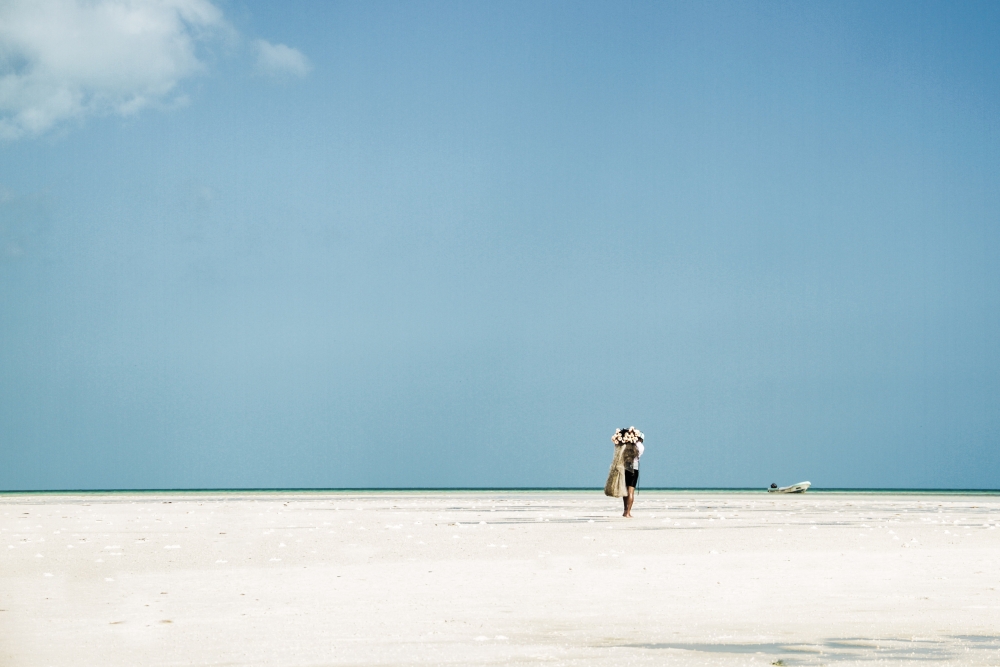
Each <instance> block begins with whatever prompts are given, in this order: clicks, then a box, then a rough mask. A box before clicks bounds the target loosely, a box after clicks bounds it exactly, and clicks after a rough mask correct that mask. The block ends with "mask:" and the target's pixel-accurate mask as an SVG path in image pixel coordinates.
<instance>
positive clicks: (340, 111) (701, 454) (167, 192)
mask: <svg viewBox="0 0 1000 667" xmlns="http://www.w3.org/2000/svg"><path fill="white" fill-rule="evenodd" d="M998 34H1000V10H998V5H997V4H995V3H989V2H984V3H975V2H962V3H922V2H901V3H889V2H880V3H870V2H857V3H799V2H789V3H782V2H773V3H771V2H769V3H760V4H754V3H746V2H736V3H724V2H709V3H665V2H649V3H629V2H600V3H592V2H534V1H532V2H524V3H516V2H496V3H486V2H473V3H470V2H450V3H449V2H442V3H437V2H434V3H388V4H387V3H377V2H356V3H338V2H326V1H323V2H281V3H274V2H242V1H237V0H232V1H223V0H219V1H216V2H213V3H210V2H208V0H170V1H169V2H167V3H165V4H161V5H148V6H146V5H143V4H142V3H133V4H132V5H130V6H122V5H119V3H117V2H115V1H112V0H97V1H96V2H90V3H80V2H78V1H77V0H37V1H34V0H13V1H11V2H2V3H0V137H2V138H0V489H58V488H173V487H176V488H182V487H352V486H365V487H378V486H387V487H400V486H405V487H419V486H434V487H440V486H463V487H468V486H592V487H597V486H601V485H602V484H603V481H604V477H605V475H606V472H607V466H608V464H609V463H610V459H611V442H610V437H611V434H612V432H613V430H614V428H615V427H619V426H628V425H630V424H634V425H636V426H637V427H639V428H641V429H642V430H643V431H645V433H646V435H647V451H646V455H645V456H644V458H643V464H642V469H643V478H642V484H643V485H645V486H764V485H767V484H768V483H770V482H772V481H776V482H779V483H791V482H797V481H800V480H804V479H809V480H811V481H812V482H813V484H814V485H817V486H825V487H847V486H866V487H871V486H878V487H945V488H949V487H950V488H998V487H1000V412H998V406H1000V344H998V342H1000V340H998V336H1000V224H998V223H1000V188H998V185H1000V170H998V165H1000V161H998V160H1000V150H998V149H1000V124H998V118H1000V117H998V111H1000V95H998V92H1000V89H998V87H1000V40H998V38H997V35H998Z"/></svg>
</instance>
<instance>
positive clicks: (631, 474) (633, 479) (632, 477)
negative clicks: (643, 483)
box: [625, 470, 639, 487]
mask: <svg viewBox="0 0 1000 667" xmlns="http://www.w3.org/2000/svg"><path fill="white" fill-rule="evenodd" d="M625 486H632V487H635V486H639V471H638V470H626V471H625Z"/></svg>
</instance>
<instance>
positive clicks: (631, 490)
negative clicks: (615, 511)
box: [623, 486, 635, 518]
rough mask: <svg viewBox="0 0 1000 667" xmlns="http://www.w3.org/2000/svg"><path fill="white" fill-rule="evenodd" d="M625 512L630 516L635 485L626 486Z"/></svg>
mask: <svg viewBox="0 0 1000 667" xmlns="http://www.w3.org/2000/svg"><path fill="white" fill-rule="evenodd" d="M624 500H625V514H624V515H623V516H627V517H629V518H631V517H632V503H634V502H635V487H634V486H630V487H628V493H627V494H626V495H625V499H624Z"/></svg>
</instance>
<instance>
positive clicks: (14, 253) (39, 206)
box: [0, 187, 49, 263]
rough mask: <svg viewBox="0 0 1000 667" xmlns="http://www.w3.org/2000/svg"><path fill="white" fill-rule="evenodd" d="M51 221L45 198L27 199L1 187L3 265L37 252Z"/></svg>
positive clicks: (0, 234) (1, 252) (0, 253)
mask: <svg viewBox="0 0 1000 667" xmlns="http://www.w3.org/2000/svg"><path fill="white" fill-rule="evenodd" d="M48 219H49V216H48V211H47V207H46V206H45V200H44V197H42V196H41V195H34V196H29V197H25V196H22V195H17V194H15V193H13V192H10V191H9V190H6V189H4V188H2V187H0V263H2V262H5V261H11V260H17V259H20V258H22V257H24V256H26V255H28V254H29V253H31V252H33V251H36V250H37V249H38V248H37V246H38V245H39V239H40V238H41V237H42V236H43V233H44V230H45V228H46V227H47V226H48Z"/></svg>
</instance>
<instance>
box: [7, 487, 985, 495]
mask: <svg viewBox="0 0 1000 667" xmlns="http://www.w3.org/2000/svg"><path fill="white" fill-rule="evenodd" d="M637 490H638V491H730V492H746V491H760V492H766V491H767V487H766V486H765V487H757V486H732V487H726V486H692V487H680V486H676V487H675V486H657V487H644V488H640V489H637ZM412 491H440V492H447V491H479V492H488V491H498V492H505V491H506V492H510V491H517V492H524V491H603V487H600V486H482V487H480V486H407V487H204V488H200V487H178V488H166V489H164V488H130V489H0V495H18V494H76V493H88V494H89V493H94V494H98V493H226V492H242V493H282V492H284V493H288V492H292V493H346V492H356V493H357V492H361V493H366V492H367V493H370V492H412ZM816 492H821V493H848V492H850V493H865V492H882V493H885V492H894V493H951V494H960V493H964V494H977V493H978V494H994V493H1000V488H995V489H957V488H943V487H829V488H824V487H815V486H814V487H811V488H810V489H809V490H808V491H807V493H816Z"/></svg>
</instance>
